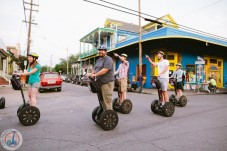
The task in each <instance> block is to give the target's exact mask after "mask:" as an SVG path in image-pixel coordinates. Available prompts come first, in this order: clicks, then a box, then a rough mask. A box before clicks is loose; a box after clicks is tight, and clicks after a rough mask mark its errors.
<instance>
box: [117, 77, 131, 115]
mask: <svg viewBox="0 0 227 151" xmlns="http://www.w3.org/2000/svg"><path fill="white" fill-rule="evenodd" d="M114 85H115V86H114V87H116V88H117V93H118V98H114V99H113V109H114V110H115V111H118V112H121V113H124V114H129V113H130V112H131V111H132V102H131V100H130V99H125V100H124V101H123V102H122V103H121V105H119V104H118V102H120V89H119V87H120V84H119V81H118V79H115V81H114Z"/></svg>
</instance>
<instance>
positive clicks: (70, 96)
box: [0, 83, 227, 151]
mask: <svg viewBox="0 0 227 151" xmlns="http://www.w3.org/2000/svg"><path fill="white" fill-rule="evenodd" d="M25 93H26V92H25ZM0 96H5V98H6V101H7V104H6V108H5V109H4V110H0V133H2V132H3V131H4V130H6V129H8V128H15V129H17V130H19V131H20V132H21V133H22V135H23V139H24V141H23V144H22V146H21V148H20V149H19V150H20V151H30V150H32V151H75V150H76V151H77V150H78V151H80V150H82V151H96V150H97V151H98V150H99V151H104V150H105V151H106V150H110V151H112V150H130V151H138V150H143V151H182V150H184V151H191V150H193V151H202V150H206V151H214V150H218V151H225V150H226V149H227V144H226V141H227V114H226V111H227V103H226V95H223V94H220V95H189V96H188V99H189V101H188V104H187V106H186V107H184V108H180V107H176V111H175V113H174V115H173V116H172V117H170V118H167V117H163V116H160V115H156V114H153V113H152V112H151V110H150V104H151V102H152V101H153V100H154V99H156V98H157V96H156V95H147V94H138V93H128V98H130V99H131V100H132V103H133V110H132V112H131V113H130V114H129V115H125V114H121V113H119V114H118V115H119V123H118V126H117V127H116V128H115V129H114V130H113V131H103V130H102V129H101V128H100V127H99V126H97V125H96V124H95V123H94V122H93V121H92V119H91V113H92V110H93V108H94V107H95V106H97V105H98V101H97V97H96V94H92V93H90V92H89V91H88V88H87V87H81V86H78V85H73V84H69V83H64V85H63V89H62V92H60V93H59V92H47V93H42V94H39V95H38V107H39V109H40V111H41V118H40V121H39V122H38V123H37V124H36V125H34V126H30V127H25V126H23V125H21V124H20V123H19V121H18V118H17V116H16V110H17V108H18V106H19V105H20V104H21V103H22V100H21V95H20V92H19V91H14V90H12V89H11V88H10V87H4V88H2V87H1V88H0ZM114 96H115V97H116V96H117V94H116V92H115V93H114ZM0 150H1V151H2V150H3V151H4V149H3V148H2V147H1V145H0Z"/></svg>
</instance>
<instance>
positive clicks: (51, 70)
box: [50, 55, 53, 72]
mask: <svg viewBox="0 0 227 151" xmlns="http://www.w3.org/2000/svg"><path fill="white" fill-rule="evenodd" d="M52 56H53V55H51V56H50V72H52Z"/></svg>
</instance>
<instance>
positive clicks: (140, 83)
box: [139, 73, 143, 93]
mask: <svg viewBox="0 0 227 151" xmlns="http://www.w3.org/2000/svg"><path fill="white" fill-rule="evenodd" d="M139 85H140V89H139V93H141V92H142V89H143V73H141V74H140V75H139Z"/></svg>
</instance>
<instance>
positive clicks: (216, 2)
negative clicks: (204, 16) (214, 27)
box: [180, 0, 223, 18]
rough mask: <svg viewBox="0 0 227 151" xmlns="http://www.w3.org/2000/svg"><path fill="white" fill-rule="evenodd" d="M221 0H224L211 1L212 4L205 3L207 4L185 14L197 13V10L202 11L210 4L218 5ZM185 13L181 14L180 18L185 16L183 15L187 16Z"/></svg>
mask: <svg viewBox="0 0 227 151" xmlns="http://www.w3.org/2000/svg"><path fill="white" fill-rule="evenodd" d="M221 1H223V0H218V1H215V2H213V3H210V4H208V5H205V6H203V7H200V8H197V9H194V10H192V11H190V12H188V13H187V14H185V15H189V14H193V13H195V12H198V11H201V10H202V9H205V8H207V7H210V6H213V5H216V4H218V3H220V2H221ZM185 15H182V16H180V18H181V17H183V16H185Z"/></svg>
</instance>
